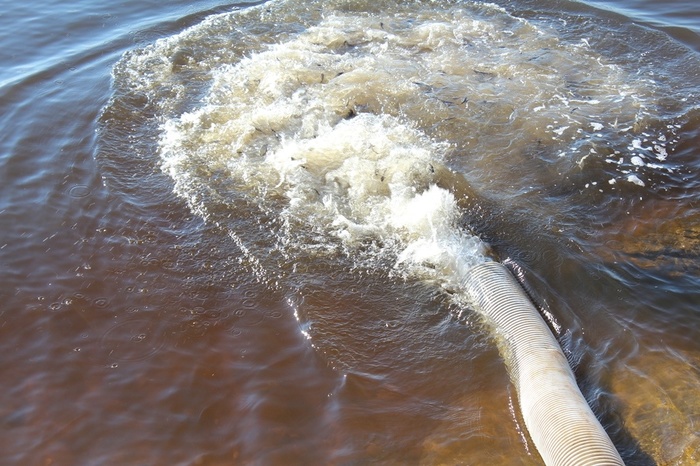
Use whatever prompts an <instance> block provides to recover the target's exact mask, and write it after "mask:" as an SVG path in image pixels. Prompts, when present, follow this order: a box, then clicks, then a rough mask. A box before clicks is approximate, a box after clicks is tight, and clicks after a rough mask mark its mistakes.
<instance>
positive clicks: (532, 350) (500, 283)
mask: <svg viewBox="0 0 700 466" xmlns="http://www.w3.org/2000/svg"><path fill="white" fill-rule="evenodd" d="M463 285H464V288H465V290H466V292H467V293H468V295H469V296H470V299H471V300H472V302H473V303H474V304H475V306H476V307H477V310H478V311H479V312H481V313H482V314H483V315H484V316H485V318H486V320H487V321H488V323H489V324H490V325H491V326H492V327H493V330H494V331H495V333H496V334H497V339H498V342H499V348H500V351H501V355H502V356H503V358H504V359H505V362H506V365H507V367H508V369H509V372H510V376H511V380H512V381H513V384H514V385H515V386H516V389H517V394H518V400H519V402H520V410H521V412H522V416H523V420H524V421H525V425H526V426H527V430H528V432H529V434H530V438H532V441H533V442H534V444H535V447H536V448H537V451H538V452H539V454H540V456H542V459H543V460H544V462H545V464H546V465H547V466H574V465H575V466H593V465H595V466H602V465H624V463H623V461H622V458H620V454H619V453H618V452H617V450H616V449H615V446H614V445H613V443H612V441H611V440H610V437H608V434H607V433H606V432H605V429H603V427H602V426H601V424H600V422H598V419H596V417H595V415H594V414H593V411H592V410H591V408H590V407H589V406H588V403H587V402H586V399H585V398H584V397H583V395H582V394H581V390H579V388H578V385H577V384H576V379H575V378H574V374H573V372H572V371H571V368H570V367H569V364H568V362H567V360H566V357H565V356H564V353H562V350H561V348H560V347H559V344H558V342H557V340H556V339H555V338H554V335H552V332H551V331H550V329H549V327H547V324H546V323H545V322H544V320H543V319H542V317H541V316H540V314H539V312H537V309H535V307H534V305H533V304H532V302H531V301H530V299H529V298H528V297H527V295H526V294H525V292H524V291H523V289H522V288H521V286H520V285H519V283H518V282H517V281H516V280H515V277H513V275H512V274H511V273H510V271H509V270H508V269H507V268H506V267H505V266H504V265H502V264H500V263H498V262H486V263H483V264H480V265H477V266H476V267H473V268H471V269H470V270H469V271H468V273H467V274H466V277H465V278H464V281H463Z"/></svg>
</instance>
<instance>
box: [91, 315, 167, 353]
mask: <svg viewBox="0 0 700 466" xmlns="http://www.w3.org/2000/svg"><path fill="white" fill-rule="evenodd" d="M163 344H164V341H163V334H162V332H161V331H159V330H158V329H157V328H155V323H153V322H151V321H149V320H131V321H128V322H122V323H120V324H117V325H115V326H114V327H112V328H111V329H109V330H108V331H107V332H106V333H105V334H104V336H103V337H102V341H101V342H100V345H101V347H102V348H103V349H104V350H105V351H107V352H108V355H109V359H110V360H112V361H138V360H143V359H146V358H149V357H151V356H153V355H154V354H155V353H156V352H158V350H160V349H161V348H162V347H163Z"/></svg>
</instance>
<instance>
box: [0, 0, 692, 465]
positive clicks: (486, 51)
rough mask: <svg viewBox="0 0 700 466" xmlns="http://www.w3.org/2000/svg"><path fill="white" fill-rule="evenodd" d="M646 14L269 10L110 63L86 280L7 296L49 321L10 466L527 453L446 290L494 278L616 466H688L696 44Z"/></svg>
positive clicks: (559, 7)
mask: <svg viewBox="0 0 700 466" xmlns="http://www.w3.org/2000/svg"><path fill="white" fill-rule="evenodd" d="M669 8H670V7H669ZM634 11H636V12H637V13H636V14H638V15H639V16H638V17H635V14H633V13H632V12H631V11H630V10H622V9H618V10H609V9H606V5H605V4H602V3H591V5H586V4H583V3H578V2H563V1H547V0H544V1H536V2H535V1H528V0H521V1H501V2H494V3H483V2H476V1H474V2H469V1H450V0H434V1H404V2H392V1H362V0H329V1H324V2H315V1H312V2H305V1H301V0H279V1H278V0H273V1H270V2H265V3H256V4H239V5H235V6H229V7H216V9H214V10H210V11H204V12H203V13H201V14H196V15H193V16H186V15H180V16H177V15H175V16H176V19H173V20H172V22H171V23H169V24H168V25H161V26H157V27H162V28H163V30H162V31H159V34H158V37H159V38H158V39H157V40H155V39H154V40H140V41H138V42H139V44H138V45H135V46H129V47H124V48H125V49H126V50H125V51H124V53H123V54H121V52H120V56H119V58H118V59H116V60H115V61H114V62H113V63H112V62H110V63H109V70H110V71H111V87H110V88H109V90H108V91H107V92H106V95H108V96H109V98H108V100H105V101H104V102H101V103H100V104H99V105H95V106H94V107H93V110H92V111H93V113H94V114H95V117H94V130H95V135H94V141H93V142H91V143H90V144H91V146H90V147H91V148H92V150H93V152H94V157H95V160H96V166H97V167H98V168H97V169H96V171H95V173H94V177H93V178H94V180H92V181H91V182H90V183H92V184H81V185H77V186H74V187H73V188H71V189H70V190H68V191H67V192H68V195H69V196H70V197H71V198H72V199H73V200H75V199H83V198H87V200H89V201H90V202H89V203H88V202H87V201H86V203H85V206H84V207H81V209H83V210H81V212H84V213H83V214H81V216H78V217H77V218H73V217H70V216H68V218H67V219H63V223H62V225H64V226H65V229H66V230H68V229H70V230H76V229H78V230H80V231H84V234H83V235H82V236H81V237H80V238H76V239H74V240H71V241H72V244H71V241H68V240H66V241H65V242H66V244H63V243H61V246H56V247H54V249H58V250H59V251H66V250H71V248H75V247H76V245H77V244H80V245H81V246H80V253H79V254H78V258H77V259H75V262H76V263H75V265H72V266H71V268H70V274H68V275H69V276H68V275H66V276H63V277H62V278H61V276H59V278H54V279H51V278H46V280H54V281H53V282H52V283H56V284H57V285H56V286H58V288H59V289H58V290H57V291H55V292H47V291H45V290H42V285H40V284H34V285H31V286H30V285H19V278H18V279H17V280H16V283H17V284H16V285H14V286H15V288H16V289H17V290H23V291H17V292H15V294H14V296H25V295H26V296H25V297H24V298H22V299H24V301H26V303H28V304H26V305H24V307H26V308H27V309H29V310H30V311H31V312H30V314H31V313H35V314H36V315H41V318H37V320H36V322H37V323H36V325H37V327H38V333H39V334H40V335H44V334H43V333H41V329H43V328H50V329H52V330H51V332H49V334H48V336H46V335H44V337H42V338H43V339H42V340H41V341H42V343H41V344H40V345H39V346H38V347H37V348H34V349H30V348H29V347H25V348H26V349H24V350H22V351H20V352H19V353H18V354H20V355H21V356H22V357H23V358H25V359H26V360H27V361H35V364H36V367H37V368H42V369H41V370H43V371H45V372H44V374H45V375H36V379H34V378H33V377H32V375H31V374H32V373H33V371H32V370H31V368H32V367H34V366H32V363H30V364H29V366H27V368H23V369H19V368H18V367H19V366H16V365H12V364H9V363H4V364H5V366H2V367H3V368H4V370H7V371H9V372H7V373H9V374H10V375H9V376H8V377H9V380H11V382H8V384H10V385H11V390H10V391H11V393H12V394H14V396H19V397H20V398H21V399H23V400H24V402H23V404H22V405H21V406H13V407H11V408H7V409H5V410H3V411H0V419H2V422H3V424H2V425H3V426H4V429H6V433H8V435H7V436H6V437H7V438H8V439H10V440H8V442H11V443H13V444H14V445H19V447H17V446H15V447H9V446H8V447H6V448H5V450H6V451H8V452H10V453H9V456H8V461H10V463H13V464H30V463H37V462H39V461H41V462H43V463H44V464H96V463H101V464H114V463H129V464H140V463H144V462H145V463H149V464H425V465H428V464H431V465H432V464H493V465H497V464H504V465H512V464H541V459H540V458H539V456H538V454H537V452H536V450H535V447H534V446H533V445H532V442H531V440H530V439H529V436H528V433H527V432H526V431H525V428H524V424H523V422H522V419H521V415H520V413H519V412H518V411H517V395H516V394H515V393H514V391H513V388H512V385H511V383H510V381H509V378H508V373H507V370H506V368H505V367H504V365H503V361H502V359H501V357H500V356H499V354H498V351H497V348H496V344H495V343H494V341H493V339H492V337H491V336H490V333H489V330H488V329H487V328H486V327H485V326H484V325H483V322H482V321H481V319H480V317H479V315H478V313H477V312H475V311H474V310H472V307H471V304H470V303H469V301H468V299H467V298H466V296H464V295H463V292H462V289H461V285H460V283H461V281H462V277H463V276H464V274H465V272H466V271H467V270H468V269H469V268H470V267H471V266H473V265H475V264H478V263H481V262H483V261H490V260H497V261H502V262H504V263H506V264H507V265H508V266H509V267H510V268H511V270H513V271H514V273H515V274H516V275H517V276H518V278H519V280H520V281H521V283H522V284H523V286H524V287H525V288H526V289H527V291H528V293H529V294H530V296H531V297H532V299H533V301H534V302H535V304H536V305H537V307H538V308H539V309H540V311H541V312H542V313H543V316H544V317H545V318H546V320H547V322H548V323H549V325H550V327H551V329H552V331H553V332H554V334H555V335H556V336H557V338H558V340H559V341H560V343H561V345H562V347H563V349H564V351H565V353H566V355H567V357H568V358H569V361H570V363H571V364H572V367H573V368H574V370H575V372H576V376H577V379H578V382H579V385H580V386H581V388H582V390H583V392H584V394H585V396H586V397H587V399H588V401H589V403H590V404H591V406H592V407H593V409H594V411H595V413H596V415H597V416H598V417H599V419H600V420H601V422H602V424H603V425H604V426H605V428H606V430H607V431H608V433H609V434H610V436H611V438H612V440H613V442H614V443H615V445H616V446H617V448H618V449H619V450H620V452H621V454H622V456H623V458H624V459H625V461H626V462H627V464H631V465H635V464H639V465H652V464H658V465H666V464H677V465H692V464H696V463H698V462H699V461H700V431H699V430H698V427H697V424H698V422H700V403H699V399H698V397H697V393H698V390H699V389H700V344H698V341H700V340H699V338H698V337H700V333H699V331H698V329H699V328H700V326H699V325H698V324H699V323H700V304H699V303H700V291H699V290H700V262H698V259H700V227H699V225H700V206H698V204H697V202H698V201H697V199H698V196H697V193H698V188H699V186H700V178H699V177H698V170H699V169H700V157H699V155H698V154H699V152H698V149H697V147H698V143H699V142H700V130H699V128H700V106H699V104H700V55H699V53H700V52H699V50H700V38H698V35H697V24H696V29H695V31H693V29H692V26H690V25H689V26H688V28H678V27H667V26H666V25H665V23H663V22H659V23H657V22H655V21H653V20H650V19H648V18H646V17H645V16H644V15H643V14H642V13H641V12H642V11H643V10H641V9H640V10H634ZM177 18H181V19H177ZM182 18H184V19H182ZM85 60H86V62H87V63H91V60H95V59H94V58H92V59H90V58H89V57H88V58H85ZM22 85H26V84H22ZM3 86H4V87H5V88H6V89H10V88H12V83H11V82H7V83H6V82H4V81H3ZM3 95H5V96H7V95H11V93H9V92H6V93H5V94H3ZM98 113H99V114H98ZM91 129H93V128H91ZM76 139H78V138H77V137H76ZM79 139H80V141H85V140H86V139H88V136H84V135H83V136H82V137H81V138H79ZM96 180H99V181H96ZM28 184H30V185H31V183H28ZM98 186H100V187H98ZM19 191H20V190H19V189H18V190H17V192H19ZM64 191H65V190H64ZM18 205H19V204H18ZM3 209H4V210H3V211H2V212H0V213H3V212H10V211H11V212H14V211H16V210H17V208H16V207H14V206H10V207H7V206H5V205H3ZM7 225H8V229H7V231H14V230H13V229H12V228H10V225H11V222H9V221H8V222H7ZM13 234H14V233H13ZM23 234H24V233H22V231H19V230H18V231H17V232H16V234H15V236H16V237H17V238H21V237H23V236H22V235H23ZM49 235H50V232H49V233H46V234H43V233H42V235H41V236H42V237H46V239H44V242H46V241H48V240H53V238H54V236H56V235H54V236H49ZM68 238H72V236H68ZM56 241H58V240H56ZM49 242H51V241H49ZM0 243H3V242H2V241H0ZM8 244H10V241H9V240H8V241H7V242H6V244H5V246H2V245H1V244H0V246H2V248H0V250H2V251H4V250H5V248H6V247H7V245H8ZM46 251H47V252H48V249H47V250H46ZM10 259H12V261H10V262H8V263H12V264H20V263H22V260H23V259H22V257H21V256H19V255H18V256H16V257H15V256H11V257H10ZM71 263H72V262H71ZM57 269H58V268H57ZM41 270H42V268H41V267H37V272H35V276H40V277H44V276H46V277H51V276H54V275H55V273H54V272H52V271H51V270H52V269H50V268H49V269H47V271H46V273H45V274H44V275H41ZM52 274H53V275H52ZM12 283H15V282H12ZM22 286H25V288H22ZM52 286H54V285H52ZM47 296H48V298H47ZM37 303H38V304H37ZM17 306H19V307H22V305H19V304H17ZM28 312H29V311H28ZM44 312H47V313H48V314H46V315H47V316H48V317H46V316H45V315H44V314H43V313H44ZM9 315H10V314H9V313H6V312H0V328H3V327H5V328H7V329H20V328H24V327H23V325H24V324H20V321H19V320H16V321H13V320H8V319H9V318H8V317H7V316H9ZM32 315H34V314H32ZM2 319H5V320H2ZM3 322H4V323H3ZM8 322H9V324H8ZM29 328H30V329H31V328H33V327H31V326H30V327H29ZM9 334H10V330H8V335H9ZM17 334H18V335H20V336H19V337H17V338H18V339H19V338H20V337H21V335H22V333H21V332H18V333H17ZM7 341H9V342H15V340H13V339H11V338H10V339H8V340H7ZM64 341H65V342H66V343H65V344H64V343H63V342H64ZM59 342H61V343H59ZM63 346H65V348H63ZM7 347H8V348H9V347H12V348H20V347H23V346H22V344H21V343H19V340H17V342H16V343H7ZM40 348H44V349H46V348H48V349H50V350H51V351H50V352H51V353H52V354H55V355H56V356H55V358H56V359H51V358H48V359H43V358H40V357H37V356H36V355H37V354H39V353H40V352H41V350H40ZM66 348H68V349H67V350H66V351H64V350H65V349H66ZM64 353H65V354H64ZM66 354H68V356H66ZM78 357H81V358H83V359H81V360H80V361H82V362H77V361H78V359H77V358H78ZM85 358H88V359H87V362H85V361H86V359H85ZM55 361H59V365H62V366H63V367H64V369H63V372H54V371H53V370H52V369H49V367H52V366H53V365H54V364H56V362H55ZM4 373H5V372H4ZM35 373H37V374H39V373H40V372H35ZM68 380H71V381H72V384H73V385H72V384H71V382H68ZM78 380H79V382H78ZM42 387H43V388H42ZM64 391H66V392H68V391H69V392H71V393H79V394H80V396H79V400H80V401H79V402H77V404H76V406H77V408H76V409H75V411H66V410H67V409H68V408H58V407H57V406H58V405H57V404H56V405H54V404H53V401H59V400H60V399H61V398H63V395H62V394H63V393H64ZM47 393H49V394H48V395H47ZM47 400H48V401H47ZM52 400H53V401H52ZM40 413H43V414H41V415H40ZM59 419H63V420H64V421H59ZM103 421H104V422H103ZM37 426H38V427H37ZM37 432H38V433H37ZM33 436H37V437H38V439H37V440H32V438H33ZM91 439H92V440H91ZM90 442H92V443H90ZM0 445H1V444H0ZM8 445H9V443H8ZM37 445H39V446H40V448H37ZM32 450H34V451H35V453H31V451H32ZM33 455H35V456H33ZM27 461H29V463H27ZM37 464H38V463H37Z"/></svg>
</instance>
